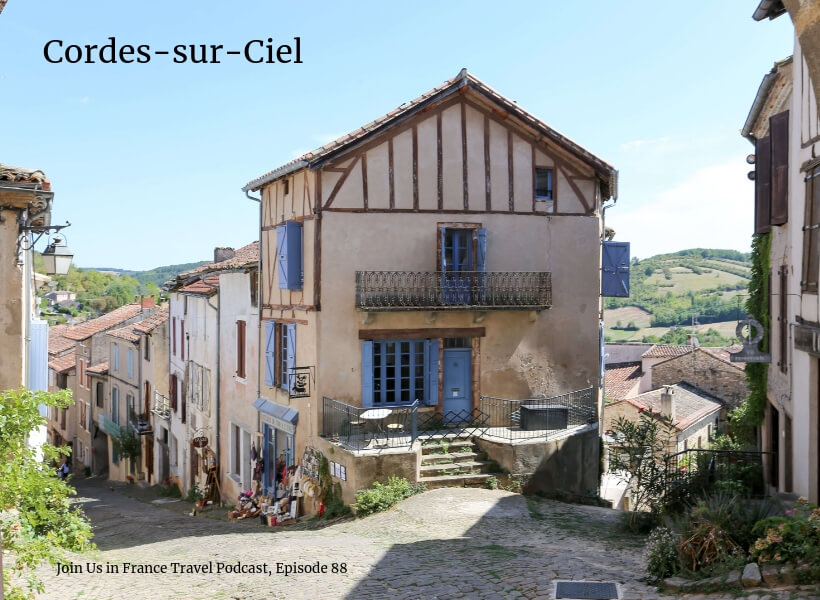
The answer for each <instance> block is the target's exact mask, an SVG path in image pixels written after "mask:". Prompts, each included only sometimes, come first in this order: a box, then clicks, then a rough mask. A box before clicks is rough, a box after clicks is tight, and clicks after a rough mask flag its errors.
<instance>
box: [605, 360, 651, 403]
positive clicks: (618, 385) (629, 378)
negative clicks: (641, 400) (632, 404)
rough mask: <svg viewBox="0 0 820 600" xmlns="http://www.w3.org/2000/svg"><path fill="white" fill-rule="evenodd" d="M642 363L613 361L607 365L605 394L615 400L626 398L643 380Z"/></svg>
mask: <svg viewBox="0 0 820 600" xmlns="http://www.w3.org/2000/svg"><path fill="white" fill-rule="evenodd" d="M642 374H643V373H642V371H641V363H640V362H628V363H613V364H609V365H607V366H606V377H605V378H604V382H605V386H606V388H605V395H606V397H607V398H612V399H613V400H620V399H621V398H625V397H626V396H627V395H628V394H629V392H631V391H632V390H633V388H634V387H635V386H636V385H638V383H639V382H640V380H641V375H642Z"/></svg>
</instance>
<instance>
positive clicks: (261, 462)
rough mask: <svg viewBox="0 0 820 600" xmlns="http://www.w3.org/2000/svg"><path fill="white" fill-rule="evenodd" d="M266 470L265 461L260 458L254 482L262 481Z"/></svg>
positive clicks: (254, 474)
mask: <svg viewBox="0 0 820 600" xmlns="http://www.w3.org/2000/svg"><path fill="white" fill-rule="evenodd" d="M264 470H265V461H264V460H262V458H261V457H260V458H259V460H257V461H256V467H254V469H253V480H254V481H262V473H263V472H264Z"/></svg>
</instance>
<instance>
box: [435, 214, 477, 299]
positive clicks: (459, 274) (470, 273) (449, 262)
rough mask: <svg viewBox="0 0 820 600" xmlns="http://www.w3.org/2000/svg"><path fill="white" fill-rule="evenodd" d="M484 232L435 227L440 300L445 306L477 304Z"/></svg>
mask: <svg viewBox="0 0 820 600" xmlns="http://www.w3.org/2000/svg"><path fill="white" fill-rule="evenodd" d="M486 255H487V230H486V229H484V228H482V227H480V226H479V225H478V224H476V225H475V226H474V227H472V228H458V227H446V226H444V227H439V264H440V269H441V294H442V297H441V300H442V303H443V304H448V305H469V304H480V303H481V301H482V299H483V295H484V290H483V285H484V279H483V278H482V277H481V276H479V275H478V274H477V272H478V273H480V272H483V271H485V269H486V264H485V263H486Z"/></svg>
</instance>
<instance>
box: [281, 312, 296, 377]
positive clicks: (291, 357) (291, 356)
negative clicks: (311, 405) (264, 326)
mask: <svg viewBox="0 0 820 600" xmlns="http://www.w3.org/2000/svg"><path fill="white" fill-rule="evenodd" d="M283 327H285V335H286V336H287V338H288V355H287V357H286V358H285V360H286V363H285V364H286V366H287V369H288V372H287V373H282V379H283V380H284V381H285V388H286V389H287V390H288V391H290V374H291V373H292V371H291V369H293V368H294V367H295V366H296V325H295V324H293V323H289V324H287V325H283Z"/></svg>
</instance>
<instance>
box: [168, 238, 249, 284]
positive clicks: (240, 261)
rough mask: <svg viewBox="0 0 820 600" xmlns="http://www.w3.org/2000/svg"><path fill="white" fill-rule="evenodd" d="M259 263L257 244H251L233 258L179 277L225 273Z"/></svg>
mask: <svg viewBox="0 0 820 600" xmlns="http://www.w3.org/2000/svg"><path fill="white" fill-rule="evenodd" d="M258 261H259V242H258V241H255V242H251V243H250V244H248V245H247V246H242V247H241V248H239V249H238V250H236V251H235V252H234V255H233V258H229V259H227V260H223V261H220V262H211V263H207V264H204V265H200V266H199V267H197V268H196V269H192V270H191V271H187V272H185V273H182V274H181V276H182V277H185V276H186V275H192V274H194V273H206V272H210V271H225V270H227V269H237V268H239V267H244V266H246V265H250V264H253V263H256V262H258Z"/></svg>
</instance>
